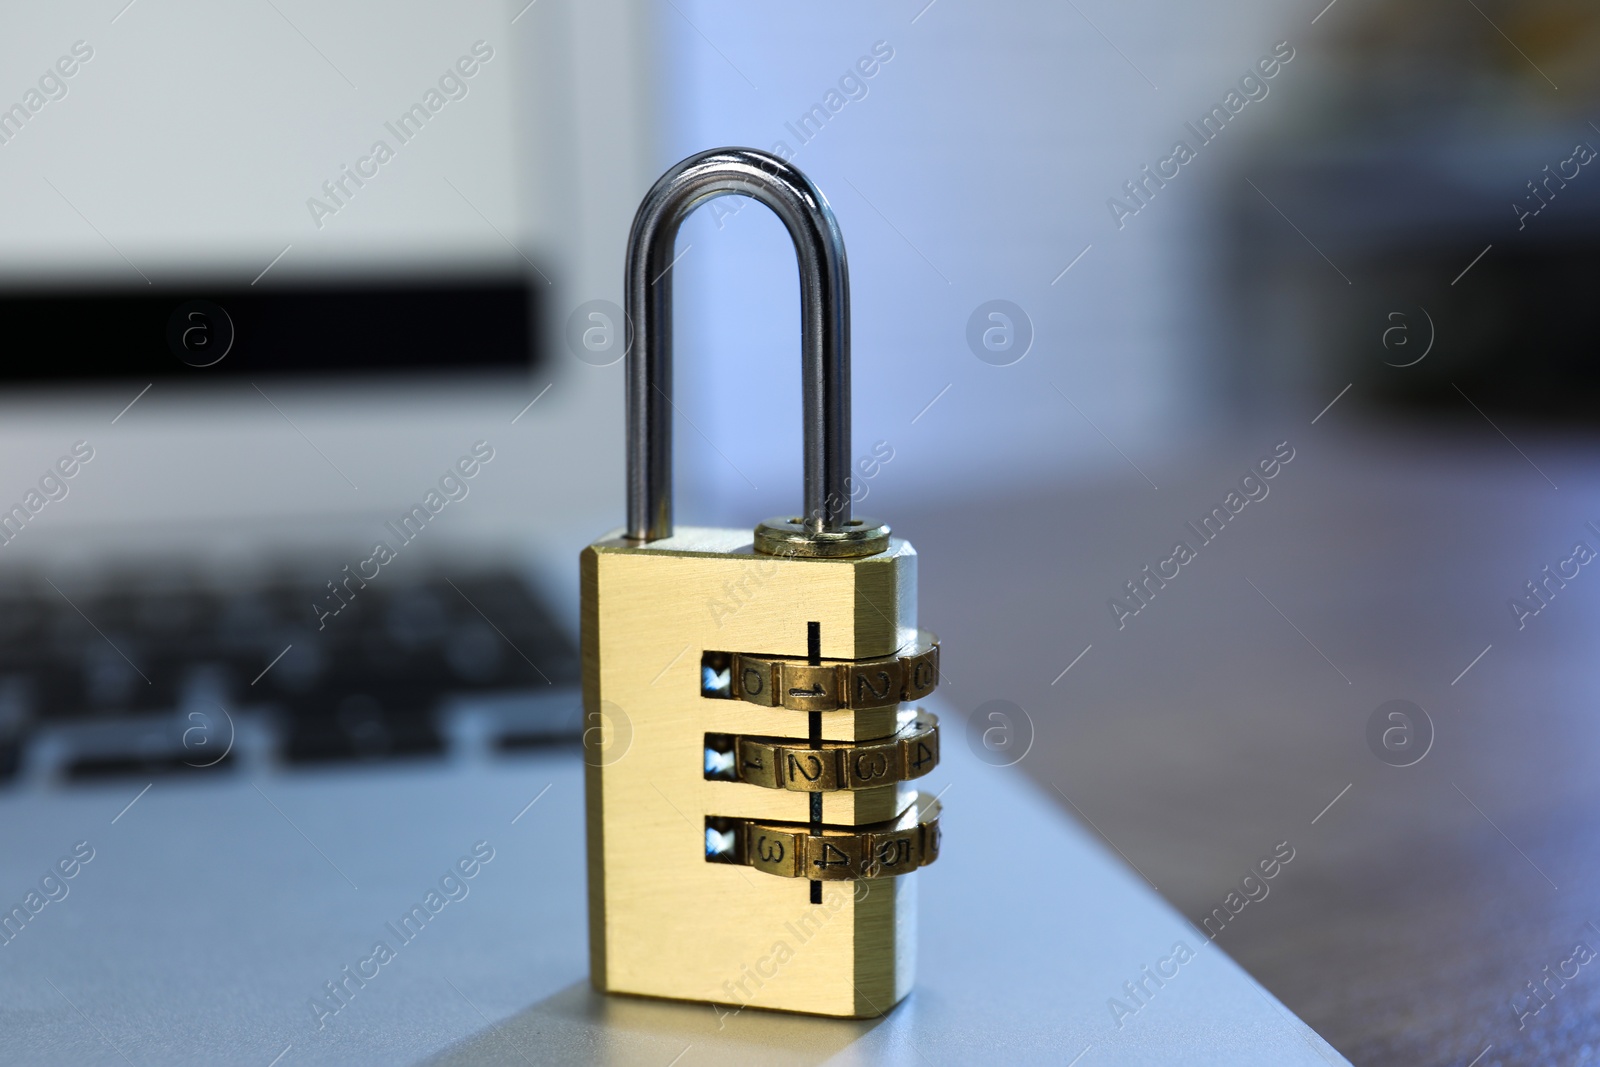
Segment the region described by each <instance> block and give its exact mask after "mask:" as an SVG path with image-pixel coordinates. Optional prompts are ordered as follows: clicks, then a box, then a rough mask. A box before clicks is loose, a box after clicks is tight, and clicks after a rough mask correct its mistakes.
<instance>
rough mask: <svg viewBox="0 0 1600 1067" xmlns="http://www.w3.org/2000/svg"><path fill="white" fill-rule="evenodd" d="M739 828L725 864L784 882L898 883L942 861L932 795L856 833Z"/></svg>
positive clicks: (745, 823)
mask: <svg viewBox="0 0 1600 1067" xmlns="http://www.w3.org/2000/svg"><path fill="white" fill-rule="evenodd" d="M734 822H735V823H736V824H737V825H736V826H735V829H736V831H737V832H736V834H735V847H734V851H733V854H732V855H731V856H727V857H724V861H725V862H733V863H744V864H748V865H749V866H751V867H754V868H755V869H756V870H758V871H764V872H766V873H767V874H775V875H779V876H780V877H784V878H809V879H813V880H818V881H833V882H842V881H854V880H856V879H861V878H892V877H894V876H895V875H900V874H907V873H909V872H911V871H914V870H916V869H917V868H918V867H926V866H927V865H928V864H930V863H932V862H933V861H934V860H936V859H938V858H939V802H938V800H936V799H934V798H933V797H931V796H929V795H928V794H927V793H918V794H917V800H916V803H915V804H913V805H912V806H911V807H910V808H907V809H906V811H905V812H904V813H903V814H902V815H901V816H900V817H899V818H897V819H894V820H891V821H890V822H887V823H878V824H876V825H873V826H860V827H856V828H854V829H851V830H830V829H826V828H824V829H823V830H822V832H821V833H813V832H812V831H811V829H810V828H809V827H806V826H797V825H794V824H788V823H765V822H754V821H750V820H734Z"/></svg>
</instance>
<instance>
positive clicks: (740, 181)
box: [625, 148, 850, 541]
mask: <svg viewBox="0 0 1600 1067" xmlns="http://www.w3.org/2000/svg"><path fill="white" fill-rule="evenodd" d="M736 193H737V194H739V195H742V196H748V197H750V198H752V199H754V200H758V201H760V202H761V203H763V204H765V205H766V206H767V207H768V208H770V209H772V212H773V214H775V215H777V216H778V218H779V219H781V220H782V222H783V224H784V227H785V228H786V229H787V230H788V231H789V236H790V238H791V239H792V240H793V241H794V250H795V258H796V260H797V262H798V266H799V272H800V348H801V381H802V389H803V396H804V408H803V418H804V425H805V443H804V456H805V498H804V503H805V511H804V515H803V520H804V523H805V526H806V528H807V529H809V530H811V531H813V532H816V533H822V532H838V531H840V530H843V529H844V527H845V525H846V524H847V523H848V522H849V520H850V494H849V492H848V481H849V478H848V476H849V471H850V458H849V457H850V278H849V267H848V265H847V264H846V262H845V254H844V238H843V236H842V235H841V234H840V233H839V224H838V222H837V221H836V220H835V219H834V217H833V211H832V210H831V209H830V208H829V207H828V202H827V200H826V199H824V198H823V196H822V193H821V192H820V191H818V189H817V187H816V186H815V185H813V184H811V180H810V179H809V178H807V177H806V176H805V175H804V174H802V173H801V172H800V170H799V169H798V168H796V167H794V166H791V165H790V164H789V163H786V162H785V161H783V160H782V159H779V158H778V157H777V156H773V155H769V154H768V153H766V152H760V151H757V150H755V149H750V148H718V149H713V150H711V151H708V152H701V153H698V154H697V155H693V156H690V157H689V158H688V159H685V160H683V161H682V162H680V163H678V164H677V165H675V166H674V167H672V168H671V169H670V170H668V171H667V172H666V173H665V174H663V175H662V176H661V178H660V179H659V180H658V181H657V182H656V183H655V185H654V186H652V187H651V189H650V192H649V193H648V194H646V196H645V198H644V201H643V202H642V203H641V204H640V205H639V211H638V213H637V214H636V215H634V218H633V229H632V231H631V233H630V234H629V236H628V266H627V280H626V297H625V299H626V301H627V308H626V311H627V316H628V322H629V323H630V324H631V326H632V329H633V343H632V345H631V346H630V348H629V349H628V355H627V378H628V383H627V388H628V402H627V424H628V529H627V536H628V537H629V538H630V539H633V540H635V541H654V540H657V539H659V538H662V537H666V536H668V535H669V534H671V533H672V421H671V419H672V401H671V396H672V273H671V269H670V268H671V267H672V262H673V258H672V253H673V246H674V245H675V244H676V242H677V236H678V228H679V227H680V226H681V225H682V224H683V220H684V219H685V218H687V217H688V216H689V213H690V212H692V211H693V210H694V209H695V208H697V207H699V206H700V205H702V204H704V203H706V202H707V201H709V200H713V199H715V198H716V197H719V196H728V195H731V194H736Z"/></svg>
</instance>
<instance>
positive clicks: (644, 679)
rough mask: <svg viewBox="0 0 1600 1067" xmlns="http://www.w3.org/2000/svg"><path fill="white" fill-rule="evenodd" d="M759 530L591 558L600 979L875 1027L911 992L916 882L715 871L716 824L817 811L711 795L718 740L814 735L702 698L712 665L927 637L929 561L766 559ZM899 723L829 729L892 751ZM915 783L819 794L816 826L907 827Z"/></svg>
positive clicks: (838, 721) (858, 655)
mask: <svg viewBox="0 0 1600 1067" xmlns="http://www.w3.org/2000/svg"><path fill="white" fill-rule="evenodd" d="M751 540H752V539H751V535H750V533H749V531H747V530H719V529H706V528H693V527H680V528H679V529H678V530H677V531H676V532H675V533H674V534H673V535H672V536H671V537H668V538H664V539H662V540H659V541H653V542H650V543H648V544H647V545H643V546H636V545H634V544H633V543H631V542H628V541H625V540H623V539H621V538H620V536H619V537H613V538H609V539H602V540H600V541H597V542H596V543H594V544H593V545H590V546H589V547H588V548H587V549H585V550H584V552H583V554H582V567H581V574H582V646H583V647H582V653H583V689H584V692H583V698H584V718H585V725H586V727H587V728H586V730H585V734H584V758H585V761H586V763H587V769H586V801H587V810H588V876H589V935H590V974H591V978H592V980H593V983H594V986H595V988H596V989H598V990H601V991H603V992H613V993H632V994H642V995H648V996H657V997H672V998H678V999H685V1000H696V1001H706V1002H711V1003H716V1004H727V1005H734V1006H739V1007H746V1006H748V1007H758V1008H768V1009H780V1010H788V1011H799V1012H810V1013H815V1014H821V1015H835V1016H847V1017H858V1018H859V1017H871V1016H877V1015H881V1014H883V1013H884V1012H886V1011H887V1010H888V1009H889V1008H891V1007H893V1006H894V1005H895V1004H896V1003H898V1002H899V1001H900V999H901V998H903V997H904V996H905V995H906V993H907V992H909V991H910V989H911V984H912V977H913V969H914V965H915V924H916V911H915V909H916V879H917V875H915V874H907V875H902V876H898V877H883V878H873V879H870V880H862V881H854V882H852V881H832V882H824V883H822V903H821V904H813V903H812V902H811V900H812V897H811V892H812V883H811V882H810V881H808V880H806V879H805V878H786V877H777V876H773V875H770V874H766V873H763V872H761V871H758V870H755V869H753V868H752V867H749V866H741V865H732V864H726V863H711V862H707V861H706V819H707V817H728V818H752V819H769V820H781V821H789V822H797V823H804V822H806V821H807V819H808V817H809V815H810V806H809V805H810V803H811V796H812V794H808V793H804V792H794V791H788V790H783V789H769V788H762V787H760V786H757V785H753V784H749V783H747V782H729V781H716V780H708V779H707V777H706V772H705V739H706V735H707V734H708V733H713V734H715V733H723V734H740V735H765V736H770V737H778V738H797V739H801V740H804V739H806V738H807V737H808V725H809V721H810V716H809V715H808V714H807V713H806V712H799V711H795V710H791V709H787V708H781V707H760V706H757V705H755V704H752V703H749V702H746V701H742V700H738V699H716V698H713V697H708V696H706V695H705V693H704V691H703V684H702V683H703V677H702V660H703V657H704V655H705V654H706V653H708V652H711V653H717V652H728V653H732V652H739V653H747V654H760V655H770V656H800V657H803V656H806V655H807V654H808V651H813V650H811V649H808V624H809V623H815V624H817V627H818V631H817V637H818V638H819V640H820V655H821V657H822V658H824V659H826V660H859V659H871V658H875V657H883V656H892V655H894V654H895V653H896V652H897V650H900V649H902V648H905V647H907V646H909V645H910V644H911V643H912V642H913V641H914V640H915V638H916V552H915V550H914V549H913V548H912V547H911V546H910V545H909V544H908V543H906V542H904V541H901V540H899V539H893V540H891V541H890V545H889V548H888V550H887V551H884V552H881V553H878V554H876V555H873V556H868V557H864V558H859V559H816V558H805V557H800V556H787V557H785V556H765V555H760V554H756V553H754V552H753V551H752V549H751ZM896 714H897V709H896V708H894V707H892V706H891V707H884V708H870V709H863V710H839V711H830V712H826V713H820V714H819V716H818V717H819V718H820V720H821V729H822V735H821V736H822V738H823V739H824V740H828V741H866V740H870V739H873V738H883V737H887V736H889V735H892V734H893V733H894V732H895V729H896V725H895V724H896ZM914 794H915V790H914V789H913V788H912V787H910V786H908V785H906V784H905V783H898V784H890V785H885V786H878V787H872V788H864V789H853V790H849V791H839V792H829V793H826V794H824V795H823V800H822V804H823V813H822V822H823V823H824V825H826V826H829V827H832V826H847V827H848V826H859V825H863V824H869V823H878V822H883V821H885V820H890V819H894V818H895V817H896V816H898V815H900V814H901V813H902V812H904V811H906V809H907V808H908V806H910V805H911V804H912V803H913V797H914Z"/></svg>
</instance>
